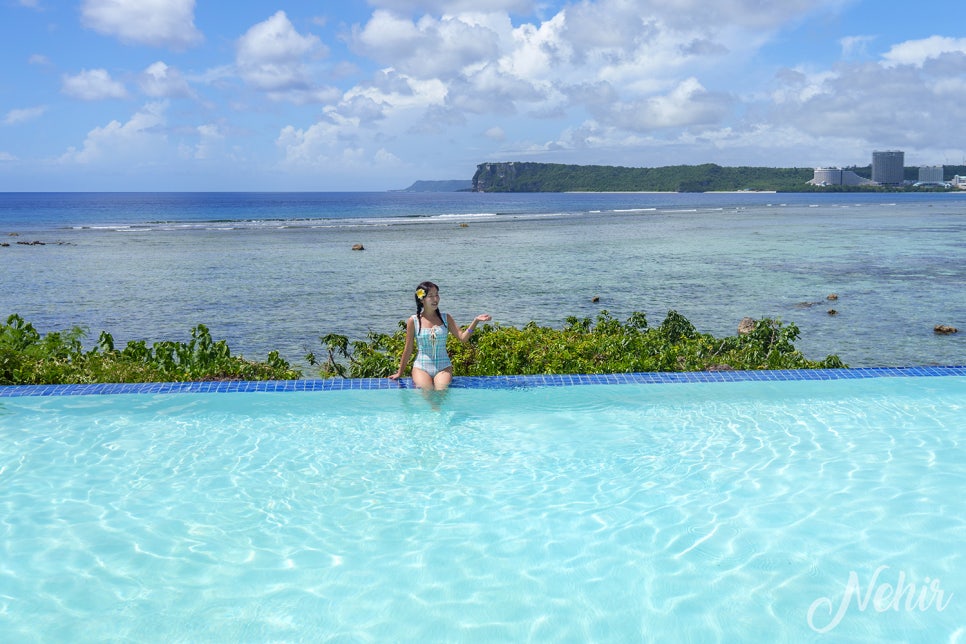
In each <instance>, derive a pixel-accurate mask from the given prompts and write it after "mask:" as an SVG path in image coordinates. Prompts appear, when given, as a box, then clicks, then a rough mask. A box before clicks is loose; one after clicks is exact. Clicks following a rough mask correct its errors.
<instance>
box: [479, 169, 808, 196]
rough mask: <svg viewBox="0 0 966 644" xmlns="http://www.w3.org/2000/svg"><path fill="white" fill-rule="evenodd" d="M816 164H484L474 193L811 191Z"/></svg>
mask: <svg viewBox="0 0 966 644" xmlns="http://www.w3.org/2000/svg"><path fill="white" fill-rule="evenodd" d="M812 175H813V170H812V168H760V167H738V168H727V167H722V166H719V165H716V164H714V163H706V164H703V165H694V166H689V165H679V166H664V167H659V168H627V167H621V166H600V165H565V164H559V163H531V162H522V163H521V162H514V161H509V162H502V163H481V164H479V165H478V166H477V168H476V173H475V174H474V175H473V190H474V191H476V192H582V191H583V192H650V191H654V192H707V191H714V190H784V191H800V190H808V188H809V186H808V185H807V182H808V181H809V180H810V179H811V178H812Z"/></svg>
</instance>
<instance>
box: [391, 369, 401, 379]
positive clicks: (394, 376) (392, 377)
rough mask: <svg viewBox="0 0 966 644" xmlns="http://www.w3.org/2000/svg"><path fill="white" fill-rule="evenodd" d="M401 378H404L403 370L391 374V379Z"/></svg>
mask: <svg viewBox="0 0 966 644" xmlns="http://www.w3.org/2000/svg"><path fill="white" fill-rule="evenodd" d="M400 378H402V371H397V372H396V373H394V374H392V375H391V376H389V379H390V380H399V379H400Z"/></svg>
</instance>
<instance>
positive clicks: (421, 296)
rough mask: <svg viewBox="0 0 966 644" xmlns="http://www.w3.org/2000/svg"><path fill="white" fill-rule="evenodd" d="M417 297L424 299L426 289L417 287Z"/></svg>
mask: <svg viewBox="0 0 966 644" xmlns="http://www.w3.org/2000/svg"><path fill="white" fill-rule="evenodd" d="M416 297H418V298H419V299H423V298H424V297H426V291H424V290H423V289H421V288H417V289H416Z"/></svg>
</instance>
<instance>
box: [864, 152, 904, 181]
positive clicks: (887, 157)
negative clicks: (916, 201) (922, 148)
mask: <svg viewBox="0 0 966 644" xmlns="http://www.w3.org/2000/svg"><path fill="white" fill-rule="evenodd" d="M905 163H906V154H905V152H903V151H902V150H875V151H874V152H872V180H873V181H875V182H876V183H878V184H881V185H885V186H901V185H902V184H903V182H904V180H905V176H906V173H905Z"/></svg>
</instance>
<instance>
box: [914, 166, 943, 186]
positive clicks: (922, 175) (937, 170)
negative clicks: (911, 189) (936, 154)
mask: <svg viewBox="0 0 966 644" xmlns="http://www.w3.org/2000/svg"><path fill="white" fill-rule="evenodd" d="M919 183H943V167H942V166H941V165H923V166H919Z"/></svg>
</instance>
